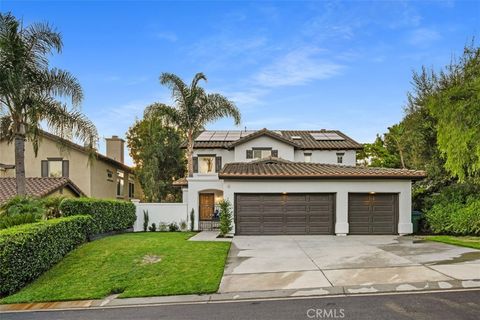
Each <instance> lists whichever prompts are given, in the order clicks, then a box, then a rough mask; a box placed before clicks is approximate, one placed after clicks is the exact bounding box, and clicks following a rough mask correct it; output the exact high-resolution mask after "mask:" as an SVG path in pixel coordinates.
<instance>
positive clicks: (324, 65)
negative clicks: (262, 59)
mask: <svg viewBox="0 0 480 320" xmlns="http://www.w3.org/2000/svg"><path fill="white" fill-rule="evenodd" d="M322 52H323V51H322V50H321V49H318V48H310V47H303V48H298V49H295V50H293V51H290V52H288V53H287V54H285V55H284V56H282V57H280V58H278V59H277V60H276V61H274V62H273V63H272V64H271V65H269V66H267V67H265V68H263V69H262V70H261V71H260V72H258V73H257V74H256V75H255V76H254V79H255V82H256V83H257V84H259V85H261V86H265V87H280V86H295V85H303V84H306V83H308V82H311V81H313V80H322V79H328V78H331V77H333V76H335V75H338V74H339V73H340V71H341V70H342V69H343V67H344V66H342V65H340V64H338V63H335V62H333V61H330V60H328V59H326V58H322V57H320V56H319V54H320V53H322Z"/></svg>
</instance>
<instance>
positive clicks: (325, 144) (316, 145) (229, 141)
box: [183, 128, 363, 150]
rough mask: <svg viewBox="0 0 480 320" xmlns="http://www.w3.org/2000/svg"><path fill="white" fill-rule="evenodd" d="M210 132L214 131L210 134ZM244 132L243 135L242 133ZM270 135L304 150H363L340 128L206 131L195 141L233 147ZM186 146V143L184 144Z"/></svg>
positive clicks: (196, 145)
mask: <svg viewBox="0 0 480 320" xmlns="http://www.w3.org/2000/svg"><path fill="white" fill-rule="evenodd" d="M209 133H212V134H211V135H209ZM223 133H224V134H223ZM242 133H243V135H242ZM325 133H326V134H333V135H335V136H336V137H338V139H336V140H335V139H330V140H317V139H315V138H314V137H313V136H312V134H325ZM263 135H265V136H269V137H271V138H273V139H277V140H279V141H282V142H284V143H287V144H290V145H292V146H293V147H295V148H296V149H302V150H346V149H348V150H352V149H353V150H361V149H362V148H363V146H362V144H360V143H358V142H356V141H355V140H353V139H352V138H350V137H348V136H347V135H345V134H344V133H343V132H341V131H338V130H268V129H266V128H264V129H262V130H257V131H253V132H247V133H246V134H245V132H244V131H240V130H236V131H235V130H230V131H204V132H202V133H201V134H200V135H199V136H198V137H197V139H195V142H194V148H196V149H202V148H225V149H229V148H233V147H234V146H236V145H239V144H241V143H243V142H247V141H249V140H252V139H255V138H257V137H260V136H263ZM183 147H185V144H184V146H183Z"/></svg>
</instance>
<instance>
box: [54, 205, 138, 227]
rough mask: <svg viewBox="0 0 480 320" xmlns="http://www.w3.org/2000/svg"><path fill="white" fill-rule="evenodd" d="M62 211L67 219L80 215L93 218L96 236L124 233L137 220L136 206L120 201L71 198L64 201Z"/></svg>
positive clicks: (61, 206)
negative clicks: (113, 232) (98, 234)
mask: <svg viewBox="0 0 480 320" xmlns="http://www.w3.org/2000/svg"><path fill="white" fill-rule="evenodd" d="M60 210H61V211H62V214H63V215H64V216H66V217H68V216H74V215H79V214H86V215H90V216H92V218H93V226H92V233H94V234H96V233H105V232H109V231H123V230H125V229H128V228H130V227H132V226H133V224H134V223H135V220H136V219H137V217H136V215H135V205H134V204H133V203H132V202H128V201H120V200H104V199H92V198H69V199H64V200H63V201H62V203H61V204H60Z"/></svg>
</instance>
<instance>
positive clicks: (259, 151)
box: [253, 148, 272, 159]
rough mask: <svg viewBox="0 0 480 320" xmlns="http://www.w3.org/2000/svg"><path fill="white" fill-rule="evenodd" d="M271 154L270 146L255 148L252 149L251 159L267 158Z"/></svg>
mask: <svg viewBox="0 0 480 320" xmlns="http://www.w3.org/2000/svg"><path fill="white" fill-rule="evenodd" d="M271 155H272V149H270V148H255V149H253V159H263V158H268V157H270V156H271Z"/></svg>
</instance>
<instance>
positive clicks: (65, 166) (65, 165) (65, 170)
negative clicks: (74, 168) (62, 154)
mask: <svg viewBox="0 0 480 320" xmlns="http://www.w3.org/2000/svg"><path fill="white" fill-rule="evenodd" d="M69 175H70V161H68V160H63V161H62V177H66V178H68V177H69Z"/></svg>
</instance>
